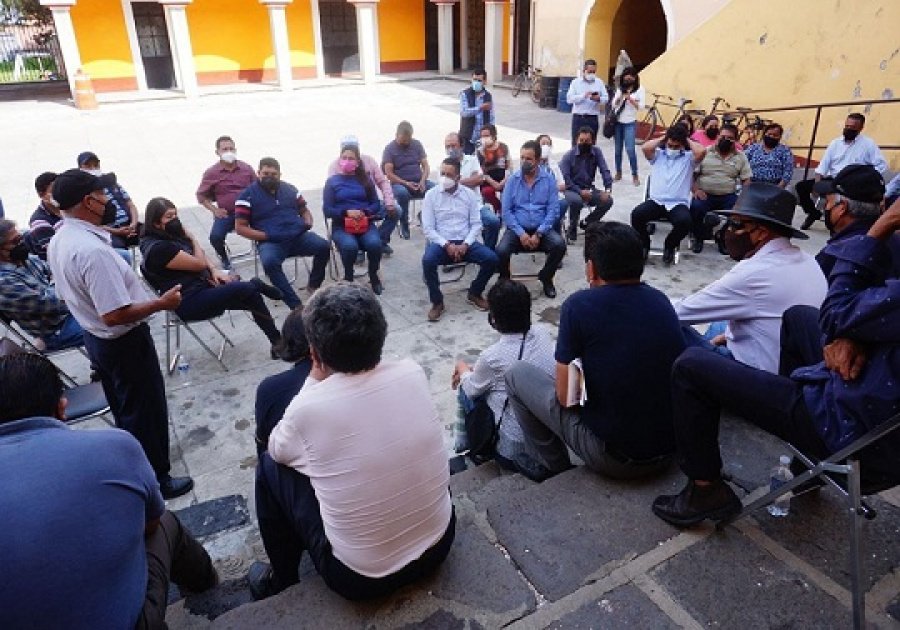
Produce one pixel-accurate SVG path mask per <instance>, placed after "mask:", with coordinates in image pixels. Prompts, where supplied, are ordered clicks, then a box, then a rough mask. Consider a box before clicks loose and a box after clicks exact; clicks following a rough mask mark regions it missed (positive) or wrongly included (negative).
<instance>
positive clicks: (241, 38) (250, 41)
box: [187, 0, 275, 81]
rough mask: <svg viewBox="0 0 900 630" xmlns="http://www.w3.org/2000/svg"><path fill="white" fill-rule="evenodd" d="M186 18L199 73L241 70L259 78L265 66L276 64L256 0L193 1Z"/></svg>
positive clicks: (246, 76)
mask: <svg viewBox="0 0 900 630" xmlns="http://www.w3.org/2000/svg"><path fill="white" fill-rule="evenodd" d="M187 18H188V28H189V29H190V32H191V47H192V48H193V50H194V64H195V66H196V68H197V74H198V76H201V75H203V74H204V73H223V75H224V76H223V78H225V77H227V76H228V75H229V74H237V73H241V74H242V75H243V76H240V77H239V78H241V79H245V80H251V81H254V80H255V81H259V80H260V79H261V78H262V70H263V69H264V68H274V67H275V55H274V53H273V52H272V36H271V34H270V31H269V16H268V13H267V12H266V8H265V7H264V6H263V5H261V4H260V3H259V2H257V0H194V2H192V3H191V4H189V5H188V7H187ZM235 78H238V77H237V76H235Z"/></svg>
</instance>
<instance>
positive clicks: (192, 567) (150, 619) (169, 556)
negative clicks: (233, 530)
mask: <svg viewBox="0 0 900 630" xmlns="http://www.w3.org/2000/svg"><path fill="white" fill-rule="evenodd" d="M145 544H146V547H147V595H146V597H145V599H144V607H143V608H142V609H141V616H140V617H139V618H138V622H137V624H136V625H135V627H136V628H137V629H138V630H145V629H146V630H151V629H159V628H165V627H166V621H165V618H166V607H167V604H168V599H169V582H170V581H172V582H174V583H175V584H177V585H178V586H179V587H180V588H183V589H186V590H188V591H191V592H194V593H200V592H202V591H205V590H206V589H208V588H212V587H213V586H215V583H216V570H215V569H214V568H213V564H212V559H210V557H209V554H208V553H207V552H206V549H204V548H203V545H201V544H200V543H199V542H197V541H196V540H195V539H194V537H193V536H191V533H190V532H189V531H188V530H186V529H185V528H184V526H183V525H182V524H181V521H179V520H178V519H177V518H176V517H175V515H174V514H172V513H171V512H164V513H163V515H162V517H160V519H159V526H158V527H157V528H156V531H155V532H153V533H152V534H151V535H150V536H149V537H147V540H146V543H145Z"/></svg>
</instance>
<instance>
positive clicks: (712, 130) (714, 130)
mask: <svg viewBox="0 0 900 630" xmlns="http://www.w3.org/2000/svg"><path fill="white" fill-rule="evenodd" d="M704 133H705V134H706V137H707V138H709V139H710V140H715V139H716V138H718V137H719V128H718V127H709V128H707V129H705V130H704Z"/></svg>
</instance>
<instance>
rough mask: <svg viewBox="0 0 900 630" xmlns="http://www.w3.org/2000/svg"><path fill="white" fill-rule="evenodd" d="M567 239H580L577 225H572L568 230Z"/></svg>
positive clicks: (570, 240)
mask: <svg viewBox="0 0 900 630" xmlns="http://www.w3.org/2000/svg"><path fill="white" fill-rule="evenodd" d="M566 240H567V241H569V242H570V243H574V242H575V241H577V240H578V228H577V227H575V226H572V227H570V228H569V229H568V230H566Z"/></svg>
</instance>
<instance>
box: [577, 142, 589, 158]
mask: <svg viewBox="0 0 900 630" xmlns="http://www.w3.org/2000/svg"><path fill="white" fill-rule="evenodd" d="M591 146H592V145H591V144H590V143H588V142H579V143H578V152H579V153H581V154H582V155H587V154H588V153H590V152H591Z"/></svg>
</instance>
